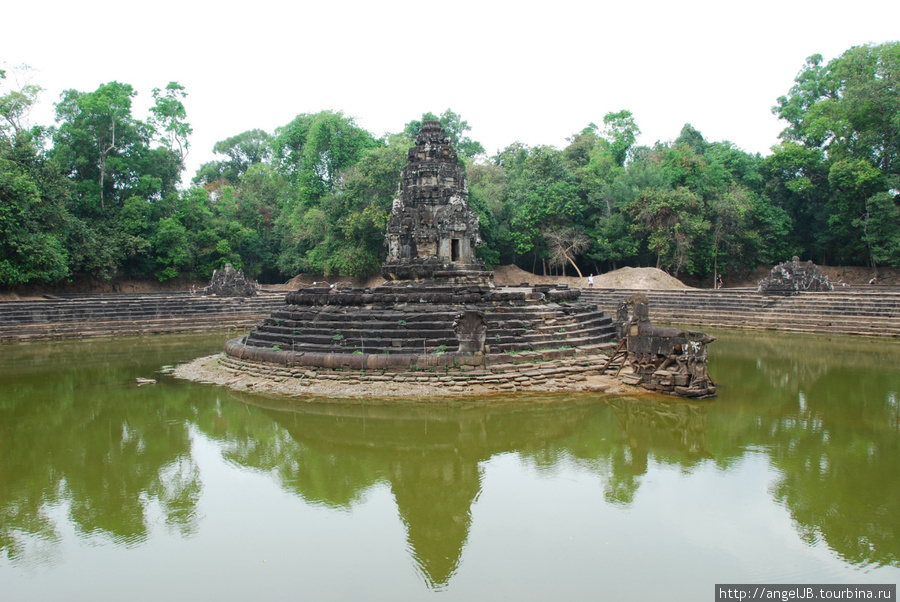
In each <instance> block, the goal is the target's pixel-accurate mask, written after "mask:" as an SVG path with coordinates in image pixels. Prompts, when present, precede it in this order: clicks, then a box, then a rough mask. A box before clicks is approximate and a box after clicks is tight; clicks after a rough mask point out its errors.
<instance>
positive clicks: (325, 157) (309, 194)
mask: <svg viewBox="0 0 900 602" xmlns="http://www.w3.org/2000/svg"><path fill="white" fill-rule="evenodd" d="M377 143H378V142H377V141H376V140H375V138H374V137H373V136H372V134H370V133H369V132H367V131H366V130H364V129H362V128H361V127H359V126H357V125H356V123H355V122H354V121H353V119H352V118H349V117H345V116H344V114H343V113H341V112H340V111H338V112H334V111H321V112H319V113H315V114H307V113H304V114H302V115H298V116H297V117H296V118H295V119H294V120H293V121H291V123H289V124H287V125H286V126H284V127H281V128H278V129H277V130H276V132H275V138H274V140H273V143H272V146H273V151H274V156H275V158H276V159H277V160H278V165H279V167H280V169H282V170H283V172H284V173H285V174H286V175H287V176H288V177H289V178H290V179H291V180H292V181H293V182H294V183H295V184H296V185H297V186H298V193H299V197H300V201H301V202H303V203H305V204H307V205H315V204H316V203H317V201H318V200H319V199H320V198H321V197H322V196H324V195H325V194H327V193H331V192H334V191H335V189H336V188H337V187H338V185H339V183H340V174H341V172H343V170H345V169H347V168H348V167H350V166H351V165H353V164H355V163H356V162H357V161H359V159H360V158H361V157H362V155H363V153H365V151H366V150H367V149H370V148H373V147H374V146H376V144H377Z"/></svg>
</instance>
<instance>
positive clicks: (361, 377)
mask: <svg viewBox="0 0 900 602" xmlns="http://www.w3.org/2000/svg"><path fill="white" fill-rule="evenodd" d="M408 157H409V164H408V165H407V166H406V167H405V168H404V169H403V172H402V175H401V183H400V187H399V192H398V196H397V199H396V200H395V201H394V205H393V210H392V212H391V218H390V222H389V224H388V226H387V232H386V235H385V242H386V246H387V248H388V249H387V250H388V256H387V259H386V260H385V262H384V265H383V268H382V273H383V274H384V276H385V278H386V280H387V282H386V283H385V284H384V285H382V286H378V287H373V288H352V287H347V288H345V287H340V286H337V287H331V286H327V285H326V286H304V287H302V288H300V289H298V290H296V291H294V292H291V293H288V294H287V295H286V296H285V307H284V309H282V310H279V311H275V312H273V313H272V315H271V316H269V317H268V318H266V319H265V320H263V321H262V322H261V323H259V324H258V325H257V326H256V327H255V328H254V329H253V330H252V331H251V332H250V333H249V334H248V335H247V336H244V337H241V338H238V339H233V340H231V341H229V342H228V343H227V344H226V356H225V357H224V358H223V359H222V360H220V364H221V365H223V366H224V367H225V368H226V369H227V370H234V371H237V372H248V371H249V372H255V373H273V372H272V371H273V370H275V372H277V373H278V374H284V375H285V376H286V377H291V378H297V379H310V380H312V379H318V380H321V379H329V380H346V381H347V382H352V383H357V384H358V383H365V382H369V381H372V380H377V381H379V382H384V381H395V382H410V381H412V382H431V383H432V384H434V385H435V386H439V387H447V388H450V389H451V390H452V391H460V392H463V391H467V390H469V391H471V390H474V389H472V387H474V386H475V385H478V386H480V387H482V389H479V390H483V389H484V388H487V389H488V390H505V391H510V390H517V389H529V388H541V389H548V388H549V389H552V388H575V387H577V386H578V385H577V384H573V383H578V382H583V381H585V374H587V373H591V372H593V373H594V374H599V367H600V365H601V364H602V362H603V360H605V359H606V356H605V354H604V352H606V351H608V349H607V347H609V346H610V345H611V344H610V343H608V341H609V340H610V339H611V338H612V337H613V336H614V328H613V325H612V320H611V319H610V318H609V317H608V316H607V315H606V314H605V313H603V312H602V311H600V310H598V308H597V306H596V304H592V303H585V302H580V301H579V298H580V295H581V291H580V290H579V289H569V288H568V287H567V286H565V285H559V286H552V285H539V286H531V285H528V284H522V285H519V286H514V287H497V286H495V285H494V282H493V272H491V271H488V270H486V269H485V266H484V263H483V262H482V261H481V260H480V259H478V258H477V257H475V254H474V253H475V249H476V247H477V246H478V245H479V244H480V243H481V238H480V235H479V232H478V219H477V217H475V215H474V214H473V213H472V210H471V209H470V208H469V205H468V199H467V196H468V190H467V186H466V180H465V174H464V170H463V167H462V166H461V165H460V164H459V163H458V161H457V155H456V151H455V150H454V149H453V146H452V144H451V141H450V138H449V137H448V136H447V135H446V133H445V132H444V131H443V129H442V128H441V126H440V124H439V123H437V122H433V121H426V122H425V123H424V125H423V127H422V130H421V132H420V133H419V135H418V136H417V137H416V140H415V146H414V147H413V148H411V149H410V150H409V155H408ZM613 346H614V345H613ZM272 366H280V367H278V368H271V367H272Z"/></svg>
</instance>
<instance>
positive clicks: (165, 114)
mask: <svg viewBox="0 0 900 602" xmlns="http://www.w3.org/2000/svg"><path fill="white" fill-rule="evenodd" d="M186 96H187V93H186V92H185V91H184V86H182V85H181V84H179V83H178V82H169V84H168V85H167V86H166V89H165V93H163V91H161V90H160V89H159V88H153V100H154V105H153V106H152V107H151V108H150V113H151V118H150V126H151V127H153V128H154V129H155V130H156V133H158V134H161V136H162V138H161V141H162V144H163V146H165V147H166V148H168V149H169V150H171V151H172V152H174V153H175V155H176V156H177V157H178V165H179V167H181V168H183V167H184V160H185V158H186V157H187V154H188V148H189V147H190V135H191V134H192V133H193V131H194V130H193V128H192V127H191V126H190V124H189V123H188V122H187V121H185V120H186V119H187V111H186V110H185V108H184V103H182V100H183V99H184V98H185V97H186Z"/></svg>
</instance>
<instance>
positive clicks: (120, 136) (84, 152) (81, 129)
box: [55, 82, 148, 210]
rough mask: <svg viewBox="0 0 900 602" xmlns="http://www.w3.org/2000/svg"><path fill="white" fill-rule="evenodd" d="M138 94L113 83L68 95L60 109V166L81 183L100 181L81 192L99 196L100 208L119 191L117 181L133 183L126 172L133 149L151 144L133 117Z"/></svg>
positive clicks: (73, 91) (59, 104) (58, 118)
mask: <svg viewBox="0 0 900 602" xmlns="http://www.w3.org/2000/svg"><path fill="white" fill-rule="evenodd" d="M135 95H136V93H135V91H134V89H133V88H132V87H131V86H130V85H128V84H120V83H119V82H110V83H108V84H103V85H101V86H100V87H99V88H97V90H96V91H94V92H87V93H82V92H77V91H75V90H67V91H65V92H63V94H62V98H61V100H60V102H59V103H57V105H56V120H57V121H58V122H61V123H62V125H61V126H60V128H59V129H58V130H57V132H56V140H55V145H56V148H55V151H56V155H57V157H58V158H59V159H61V161H60V162H61V164H63V165H68V166H69V168H70V170H71V171H70V175H71V176H72V177H74V178H76V179H77V180H80V181H82V182H88V181H90V180H92V179H93V180H95V181H96V187H93V188H94V189H93V190H91V189H90V188H91V187H84V186H82V187H81V188H80V190H81V192H82V194H83V195H90V196H94V195H96V198H97V200H98V202H99V205H100V209H101V210H102V209H105V198H106V195H107V194H108V193H109V192H112V189H114V188H115V187H116V183H117V182H116V180H121V179H122V178H126V179H128V178H130V177H131V174H128V173H122V171H124V170H122V169H121V168H122V167H123V164H124V161H122V160H121V158H122V157H124V156H126V155H127V154H128V152H129V150H130V149H131V147H133V146H136V145H141V144H144V145H146V144H147V142H148V132H147V130H146V129H145V128H144V127H143V124H141V123H140V122H138V121H135V120H134V119H132V117H131V100H132V98H134V96H135ZM111 158H112V159H113V165H112V167H113V171H115V172H116V173H115V174H114V175H113V178H112V181H109V179H108V178H107V171H108V169H109V161H110V159H111Z"/></svg>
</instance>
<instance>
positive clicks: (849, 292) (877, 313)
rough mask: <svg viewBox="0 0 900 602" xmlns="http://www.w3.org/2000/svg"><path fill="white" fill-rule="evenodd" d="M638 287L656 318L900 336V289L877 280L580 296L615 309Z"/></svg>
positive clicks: (610, 291) (584, 293) (749, 327)
mask: <svg viewBox="0 0 900 602" xmlns="http://www.w3.org/2000/svg"><path fill="white" fill-rule="evenodd" d="M637 292H643V293H645V294H646V295H647V297H648V299H649V301H650V316H651V317H652V319H653V322H654V323H656V324H676V325H679V326H689V325H692V326H703V327H714V328H740V329H747V330H781V331H788V332H812V333H821V334H849V335H865V336H877V337H900V289H897V288H896V287H885V286H879V285H875V286H871V287H852V288H851V287H847V288H837V289H835V290H834V291H829V292H822V293H809V292H804V293H801V294H799V295H794V296H789V297H782V296H769V295H761V294H759V293H757V292H756V289H749V288H747V289H738V288H733V289H719V290H709V289H679V290H665V291H662V290H656V291H638V290H627V289H585V290H583V291H582V300H585V301H591V302H593V303H596V304H597V305H598V306H599V307H600V308H601V309H603V310H604V311H606V312H608V313H611V314H612V315H615V310H616V307H617V306H618V304H619V303H620V302H621V301H623V300H624V299H627V298H628V297H630V296H631V295H633V294H634V293H637Z"/></svg>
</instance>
